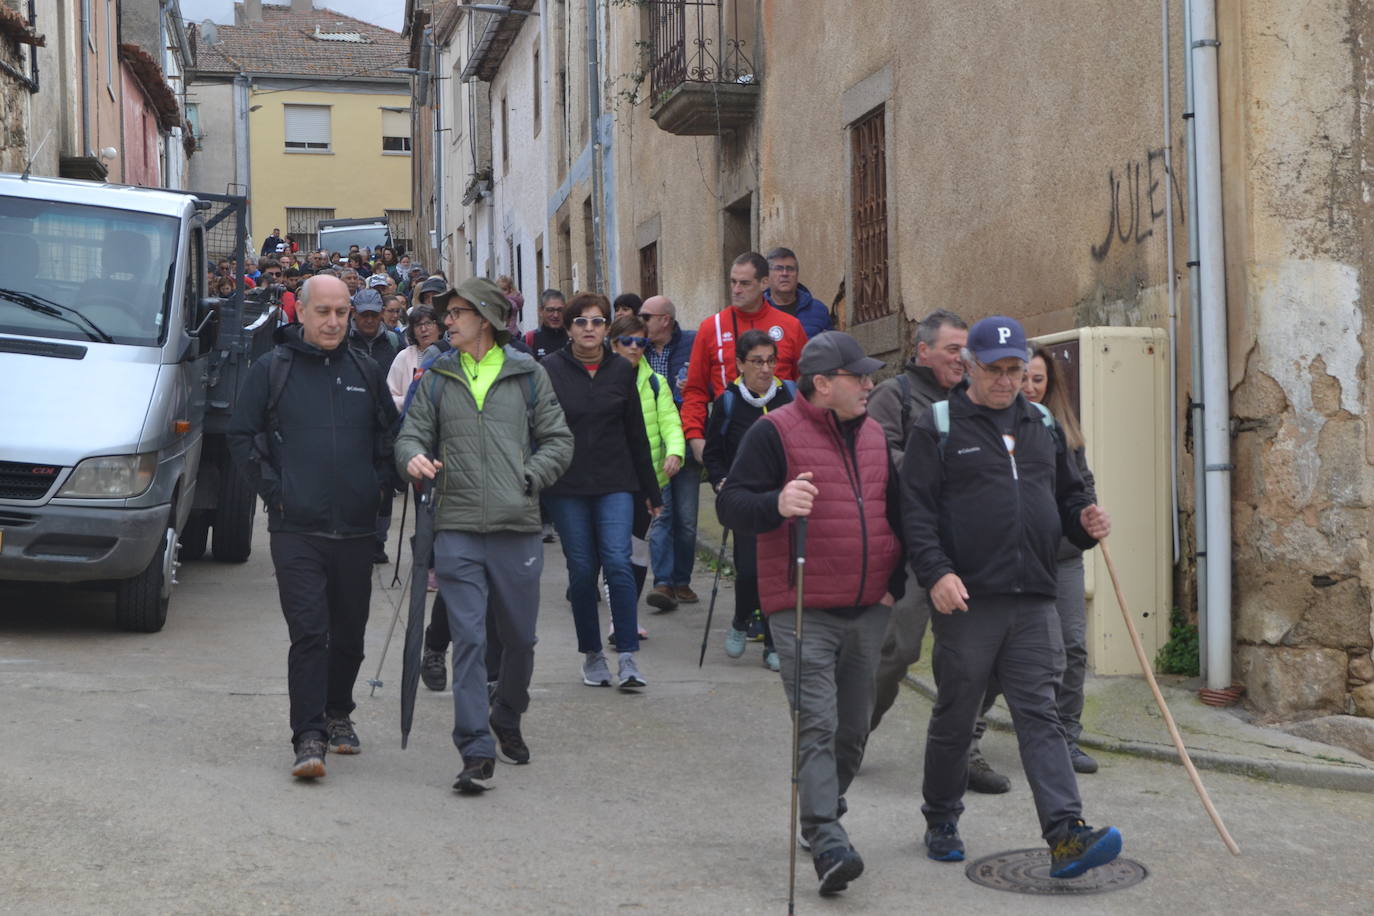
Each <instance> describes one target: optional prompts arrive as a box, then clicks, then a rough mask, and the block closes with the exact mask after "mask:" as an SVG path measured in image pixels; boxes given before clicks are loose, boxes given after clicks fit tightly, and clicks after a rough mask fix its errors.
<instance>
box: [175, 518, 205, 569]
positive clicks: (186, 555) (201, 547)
mask: <svg viewBox="0 0 1374 916" xmlns="http://www.w3.org/2000/svg"><path fill="white" fill-rule="evenodd" d="M209 540H210V511H209V510H208V509H196V510H194V511H192V512H191V517H190V518H188V519H187V520H186V527H184V528H182V529H181V549H180V550H179V551H178V552H177V556H178V557H179V558H180V559H182V560H199V559H200V558H201V557H203V556H205V545H206V544H207V543H208V542H209Z"/></svg>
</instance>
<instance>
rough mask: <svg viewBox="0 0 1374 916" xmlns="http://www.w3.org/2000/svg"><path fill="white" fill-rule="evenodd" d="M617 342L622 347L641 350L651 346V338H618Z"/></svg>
mask: <svg viewBox="0 0 1374 916" xmlns="http://www.w3.org/2000/svg"><path fill="white" fill-rule="evenodd" d="M615 342H616V343H618V344H620V345H621V346H622V347H639V349H641V350H643V349H644V348H645V347H647V346H649V338H647V337H629V336H626V337H617V338H616V339H615Z"/></svg>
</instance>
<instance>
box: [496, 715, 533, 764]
mask: <svg viewBox="0 0 1374 916" xmlns="http://www.w3.org/2000/svg"><path fill="white" fill-rule="evenodd" d="M491 733H492V734H493V735H495V736H496V756H497V757H500V758H501V759H502V760H503V761H505V762H506V763H513V764H516V765H522V764H526V763H529V762H530V749H529V746H528V745H527V744H525V739H524V738H522V737H521V736H520V729H518V728H502V727H501V726H499V725H497V724H496V723H495V722H492V723H491Z"/></svg>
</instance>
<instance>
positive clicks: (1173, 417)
mask: <svg viewBox="0 0 1374 916" xmlns="http://www.w3.org/2000/svg"><path fill="white" fill-rule="evenodd" d="M1169 3H1170V0H1160V11H1161V23H1162V24H1161V28H1162V32H1163V37H1162V40H1161V47H1162V48H1163V49H1164V50H1163V60H1164V65H1163V70H1164V80H1163V84H1164V111H1163V115H1164V181H1165V184H1164V220H1165V222H1164V246H1165V248H1166V249H1167V252H1166V264H1167V269H1168V283H1169V510H1170V512H1169V519H1170V522H1171V524H1170V528H1171V530H1172V531H1173V536H1174V537H1173V546H1174V549H1173V553H1172V554H1171V555H1170V557H1169V559H1170V561H1171V563H1172V562H1177V561H1178V554H1179V546H1178V541H1179V536H1178V288H1177V285H1176V283H1175V279H1174V160H1173V146H1174V135H1173V115H1172V113H1171V112H1172V108H1171V104H1170V103H1171V99H1170V98H1169V90H1170V80H1169V69H1170V68H1169Z"/></svg>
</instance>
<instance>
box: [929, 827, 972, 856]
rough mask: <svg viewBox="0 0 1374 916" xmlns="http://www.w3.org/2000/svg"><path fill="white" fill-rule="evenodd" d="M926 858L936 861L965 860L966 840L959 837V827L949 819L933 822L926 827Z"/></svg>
mask: <svg viewBox="0 0 1374 916" xmlns="http://www.w3.org/2000/svg"><path fill="white" fill-rule="evenodd" d="M925 844H926V858H929V859H934V860H935V861H936V862H962V861H964V841H963V840H961V839H960V838H959V828H958V826H956V825H955V824H951V823H949V822H948V821H946V822H944V823H941V824H931V825H930V826H929V827H928V828H926V837H925Z"/></svg>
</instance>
